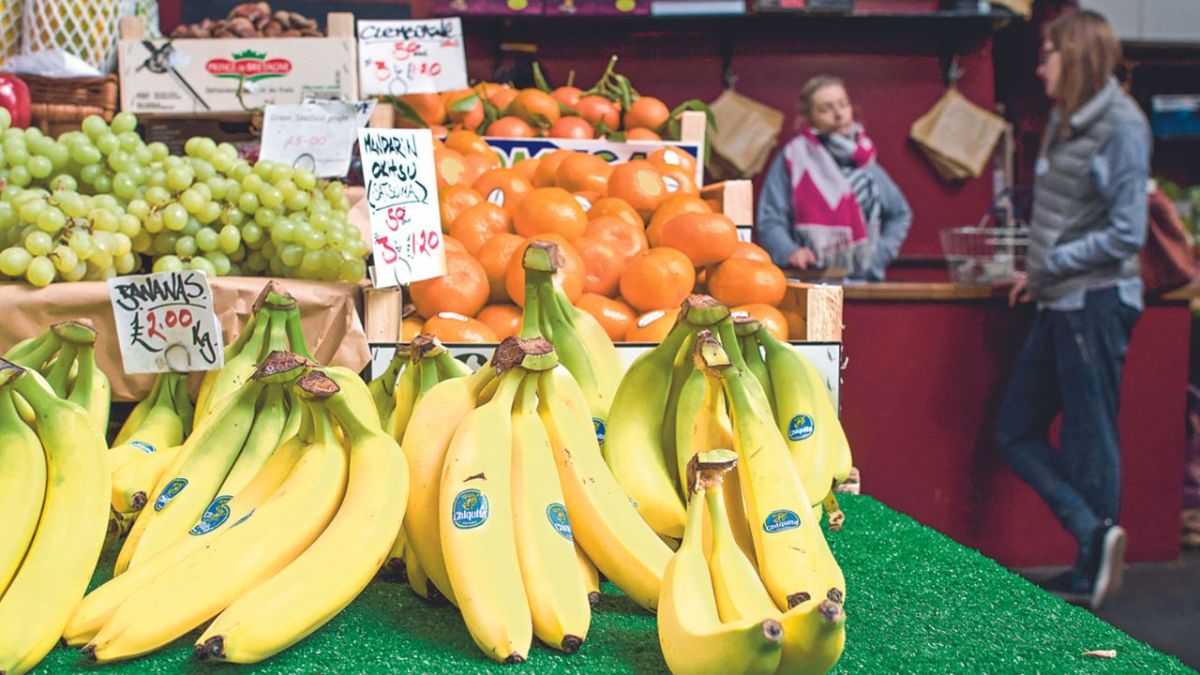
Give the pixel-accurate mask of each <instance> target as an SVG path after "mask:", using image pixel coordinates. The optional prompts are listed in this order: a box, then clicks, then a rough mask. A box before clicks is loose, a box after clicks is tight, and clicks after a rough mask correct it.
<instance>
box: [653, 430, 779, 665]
mask: <svg viewBox="0 0 1200 675" xmlns="http://www.w3.org/2000/svg"><path fill="white" fill-rule="evenodd" d="M706 454H708V453H706ZM721 454H728V453H721ZM695 483H696V485H695V492H693V493H692V497H691V502H690V503H689V504H688V519H687V527H686V529H685V530H684V534H683V541H682V543H681V544H680V546H679V550H678V551H676V552H675V555H674V556H672V557H671V560H670V562H669V563H667V568H666V571H665V572H664V573H663V587H662V598H661V599H660V601H659V607H658V641H659V644H660V646H661V647H662V652H663V658H664V659H666V662H667V667H668V668H670V670H671V672H672V673H674V674H675V675H689V674H691V673H697V674H707V673H714V672H722V673H763V674H768V673H774V672H775V670H776V668H777V667H778V666H779V661H780V656H781V655H782V646H783V638H784V629H783V627H782V626H781V625H780V623H779V621H778V620H776V619H775V618H773V617H772V615H770V614H768V615H765V616H760V617H755V618H749V619H741V620H738V621H732V622H725V623H723V622H722V620H721V617H720V615H719V611H718V608H717V601H716V600H715V598H714V595H713V578H712V575H711V573H710V572H709V567H708V563H707V562H706V561H705V559H704V543H703V536H702V533H701V531H702V530H703V528H704V515H705V505H706V503H707V501H708V500H707V498H706V492H707V491H706V489H705V480H704V478H703V477H701V478H700V479H699V480H696V481H695ZM771 609H772V610H774V608H773V607H772V608H771ZM775 613H776V612H774V611H773V614H775Z"/></svg>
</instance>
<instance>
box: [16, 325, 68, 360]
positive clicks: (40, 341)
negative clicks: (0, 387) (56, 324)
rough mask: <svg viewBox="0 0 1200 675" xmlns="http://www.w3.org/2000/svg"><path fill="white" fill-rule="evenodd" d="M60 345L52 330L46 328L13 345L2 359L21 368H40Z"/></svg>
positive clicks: (59, 340) (60, 342)
mask: <svg viewBox="0 0 1200 675" xmlns="http://www.w3.org/2000/svg"><path fill="white" fill-rule="evenodd" d="M61 347H62V340H61V339H60V338H59V337H58V336H57V335H55V334H54V331H53V330H50V329H47V330H45V331H43V332H42V333H41V334H40V335H35V336H33V337H31V338H27V339H25V340H22V341H20V342H18V343H17V344H15V345H13V346H12V347H11V348H10V349H9V350H8V353H6V354H5V355H4V359H5V360H6V361H8V362H9V363H12V364H14V365H18V366H21V367H22V368H32V369H34V370H40V369H41V368H42V366H44V365H45V364H46V362H47V361H49V360H50V358H51V357H53V356H54V354H55V352H57V351H58V350H59V349H60V348H61Z"/></svg>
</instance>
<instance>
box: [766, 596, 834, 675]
mask: <svg viewBox="0 0 1200 675" xmlns="http://www.w3.org/2000/svg"><path fill="white" fill-rule="evenodd" d="M840 598H841V596H840V595H839V594H838V593H836V592H835V591H834V590H833V589H831V590H830V592H829V597H827V598H825V599H824V600H821V601H820V602H815V603H806V604H805V605H804V606H802V607H796V608H794V609H791V610H788V611H787V612H785V613H784V614H783V616H782V617H780V619H779V622H780V623H781V624H783V657H782V658H781V659H780V660H779V670H778V671H776V672H779V673H827V672H829V670H830V669H832V668H833V666H834V664H836V663H837V661H838V659H839V658H841V656H842V649H843V648H844V647H845V646H846V610H845V609H844V608H843V607H842V603H841V599H840Z"/></svg>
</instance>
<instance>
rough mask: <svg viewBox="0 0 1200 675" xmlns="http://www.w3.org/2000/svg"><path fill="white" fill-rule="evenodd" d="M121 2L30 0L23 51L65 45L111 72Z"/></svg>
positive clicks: (68, 49) (118, 0)
mask: <svg viewBox="0 0 1200 675" xmlns="http://www.w3.org/2000/svg"><path fill="white" fill-rule="evenodd" d="M2 1H10V2H15V0H0V2H2ZM121 5H122V1H121V0H27V2H25V6H24V12H23V14H24V15H23V17H22V20H23V21H24V25H23V26H22V33H21V34H22V38H21V51H22V52H23V53H27V54H29V53H34V52H40V51H44V50H48V49H61V50H63V51H65V52H69V53H71V54H74V55H75V56H78V57H79V58H80V59H82V60H83V61H85V62H86V63H88V64H90V65H91V66H92V67H94V68H96V69H97V70H99V71H100V72H102V73H108V72H111V71H112V69H113V65H114V64H115V63H116V60H117V21H118V19H119V18H120V11H121V8H122V7H121Z"/></svg>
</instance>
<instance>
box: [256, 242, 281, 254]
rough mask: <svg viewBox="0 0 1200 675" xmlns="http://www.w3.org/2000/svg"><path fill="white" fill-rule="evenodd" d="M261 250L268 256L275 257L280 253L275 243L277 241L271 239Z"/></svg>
mask: <svg viewBox="0 0 1200 675" xmlns="http://www.w3.org/2000/svg"><path fill="white" fill-rule="evenodd" d="M259 250H261V251H262V254H263V256H264V257H266V258H274V257H276V255H278V253H279V247H277V246H276V245H275V242H273V241H271V240H269V239H268V240H267V241H266V242H265V243H263V245H262V248H261V249H259Z"/></svg>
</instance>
